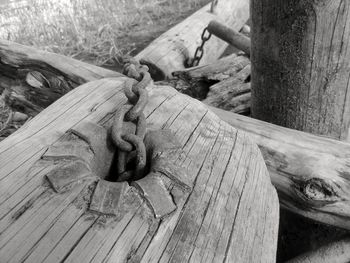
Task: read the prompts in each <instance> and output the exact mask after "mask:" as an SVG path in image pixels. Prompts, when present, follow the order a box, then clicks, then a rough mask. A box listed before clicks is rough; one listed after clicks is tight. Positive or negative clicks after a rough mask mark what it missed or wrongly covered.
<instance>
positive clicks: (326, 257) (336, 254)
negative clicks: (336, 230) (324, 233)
mask: <svg viewBox="0 0 350 263" xmlns="http://www.w3.org/2000/svg"><path fill="white" fill-rule="evenodd" d="M349 247H350V238H345V239H341V240H339V241H336V242H333V243H331V244H328V245H326V246H322V247H320V248H319V249H317V250H314V251H310V252H308V253H305V254H302V255H300V256H298V257H296V258H294V259H292V260H289V261H288V262H287V263H310V262H317V263H329V262H332V263H348V262H350V249H349Z"/></svg>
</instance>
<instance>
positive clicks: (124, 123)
mask: <svg viewBox="0 0 350 263" xmlns="http://www.w3.org/2000/svg"><path fill="white" fill-rule="evenodd" d="M124 63H125V64H124V72H123V73H124V74H126V75H127V76H128V77H130V78H133V79H135V80H136V81H135V80H128V81H126V83H125V87H124V94H125V96H126V97H127V99H128V102H127V103H126V104H124V105H123V106H122V107H121V108H119V109H118V110H117V112H116V114H115V117H114V122H113V125H112V129H111V137H112V140H113V142H114V144H115V145H116V147H117V154H118V156H117V158H118V159H117V173H118V178H117V181H127V180H131V179H133V180H137V179H139V178H140V177H142V174H143V172H144V169H145V166H146V148H145V144H144V142H143V139H144V137H145V134H146V118H145V115H144V113H143V110H144V108H145V106H146V104H147V102H148V93H147V91H146V90H145V88H146V87H147V85H148V84H149V83H150V82H151V80H152V79H151V76H150V74H149V73H148V67H147V66H145V65H141V64H140V63H139V62H138V61H137V60H135V59H134V58H126V59H125V60H124ZM130 162H134V163H133V164H134V167H135V168H134V169H128V164H129V163H130Z"/></svg>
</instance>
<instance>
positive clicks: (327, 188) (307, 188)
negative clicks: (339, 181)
mask: <svg viewBox="0 0 350 263" xmlns="http://www.w3.org/2000/svg"><path fill="white" fill-rule="evenodd" d="M300 192H301V194H302V195H303V197H304V199H306V201H308V202H309V203H310V204H312V205H313V206H323V205H326V204H329V203H334V202H336V201H338V200H339V196H338V194H337V191H336V189H335V188H334V187H333V186H332V183H330V182H327V181H326V180H324V179H321V178H311V179H308V180H306V181H305V182H303V183H301V185H300Z"/></svg>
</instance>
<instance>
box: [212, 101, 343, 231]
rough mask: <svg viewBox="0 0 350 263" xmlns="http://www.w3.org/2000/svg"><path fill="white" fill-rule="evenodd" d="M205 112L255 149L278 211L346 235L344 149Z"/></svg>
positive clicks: (266, 125) (224, 114)
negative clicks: (274, 193)
mask: <svg viewBox="0 0 350 263" xmlns="http://www.w3.org/2000/svg"><path fill="white" fill-rule="evenodd" d="M210 109H211V110H213V112H214V113H216V114H217V115H218V116H219V117H220V118H221V119H222V120H224V121H226V122H227V123H229V124H231V125H232V126H233V127H235V128H237V129H240V130H243V131H245V132H247V133H248V134H249V135H250V137H251V138H252V139H253V140H254V141H255V142H256V143H257V144H258V146H259V148H260V150H261V152H262V154H263V156H264V159H265V162H266V165H267V167H268V170H269V172H270V175H271V180H272V183H273V184H274V186H275V187H276V189H277V192H278V194H279V199H280V204H281V205H282V206H283V207H285V208H287V209H288V210H291V211H293V212H295V213H298V214H301V215H303V216H306V217H308V218H311V219H314V220H316V221H319V222H323V223H326V224H329V225H334V226H337V227H341V228H345V229H348V230H350V220H349V219H350V165H349V158H350V144H348V143H346V142H340V141H336V140H332V139H328V138H324V137H319V136H315V135H311V134H308V133H304V132H300V131H296V130H292V129H288V128H283V127H280V126H277V125H274V124H270V123H266V122H263V121H259V120H256V119H252V118H248V117H245V116H242V115H238V114H234V113H231V112H227V111H223V110H220V109H217V108H213V107H210Z"/></svg>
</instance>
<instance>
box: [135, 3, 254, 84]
mask: <svg viewBox="0 0 350 263" xmlns="http://www.w3.org/2000/svg"><path fill="white" fill-rule="evenodd" d="M215 2H216V7H215V8H214V13H211V12H210V10H211V4H208V5H206V6H205V7H203V8H202V9H200V10H198V11H197V12H196V13H194V14H193V15H191V16H190V17H188V18H187V19H185V20H184V21H182V22H181V23H180V24H178V25H177V26H175V27H173V28H172V29H170V30H169V31H167V32H166V33H164V34H163V35H161V36H160V37H159V38H157V39H156V40H154V41H153V42H152V43H151V44H150V45H149V46H148V47H147V48H145V49H144V50H143V51H141V52H140V53H139V54H138V55H137V56H136V58H137V59H139V60H142V61H143V62H144V63H145V64H147V65H148V66H149V67H150V68H151V69H152V71H151V73H153V74H152V77H153V78H154V79H155V80H162V79H164V78H165V77H171V73H172V72H173V71H176V70H181V69H184V68H185V62H186V61H187V60H188V59H189V58H193V55H194V52H195V50H196V48H197V46H199V45H200V44H201V34H202V31H203V29H204V28H206V27H207V25H208V24H209V22H210V21H211V20H218V21H220V22H222V23H223V24H225V25H227V26H229V27H230V28H232V29H234V30H240V29H241V28H242V26H243V25H244V24H245V23H246V21H247V20H248V18H249V1H248V0H232V1H231V0H219V1H215ZM226 47H227V43H225V42H224V41H222V40H220V39H218V38H214V37H213V38H211V39H210V40H209V41H208V42H207V43H206V44H205V47H204V56H203V58H202V59H201V62H200V65H204V64H208V63H210V62H212V61H215V60H216V59H218V58H219V57H220V55H221V54H222V53H223V52H224V50H225V48H226Z"/></svg>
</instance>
